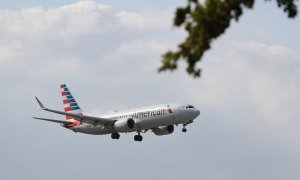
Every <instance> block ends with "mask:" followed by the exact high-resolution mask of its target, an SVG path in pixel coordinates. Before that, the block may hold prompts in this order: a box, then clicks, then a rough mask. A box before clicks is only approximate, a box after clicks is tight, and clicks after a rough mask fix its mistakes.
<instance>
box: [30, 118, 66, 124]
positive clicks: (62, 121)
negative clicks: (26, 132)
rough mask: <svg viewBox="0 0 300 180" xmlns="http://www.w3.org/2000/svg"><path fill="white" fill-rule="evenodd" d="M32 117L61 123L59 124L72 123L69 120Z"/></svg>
mask: <svg viewBox="0 0 300 180" xmlns="http://www.w3.org/2000/svg"><path fill="white" fill-rule="evenodd" d="M32 118H33V119H38V120H43V121H49V122H55V123H61V124H72V122H71V121H64V120H56V119H46V118H38V117H32Z"/></svg>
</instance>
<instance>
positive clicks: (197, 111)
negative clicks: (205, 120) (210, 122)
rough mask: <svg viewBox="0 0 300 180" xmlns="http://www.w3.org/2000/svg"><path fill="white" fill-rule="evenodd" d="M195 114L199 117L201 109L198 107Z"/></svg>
mask: <svg viewBox="0 0 300 180" xmlns="http://www.w3.org/2000/svg"><path fill="white" fill-rule="evenodd" d="M195 114H196V117H198V116H199V115H200V111H199V110H198V109H196V112H195Z"/></svg>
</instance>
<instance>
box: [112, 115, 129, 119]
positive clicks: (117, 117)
mask: <svg viewBox="0 0 300 180" xmlns="http://www.w3.org/2000/svg"><path fill="white" fill-rule="evenodd" d="M126 117H129V115H122V116H114V117H109V118H108V119H120V118H126Z"/></svg>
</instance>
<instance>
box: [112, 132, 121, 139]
mask: <svg viewBox="0 0 300 180" xmlns="http://www.w3.org/2000/svg"><path fill="white" fill-rule="evenodd" d="M111 138H112V139H119V138H120V134H119V133H117V132H114V133H111Z"/></svg>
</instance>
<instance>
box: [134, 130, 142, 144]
mask: <svg viewBox="0 0 300 180" xmlns="http://www.w3.org/2000/svg"><path fill="white" fill-rule="evenodd" d="M140 133H141V132H138V134H137V135H135V136H134V140H135V141H140V142H141V141H142V140H143V136H141V135H140Z"/></svg>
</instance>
